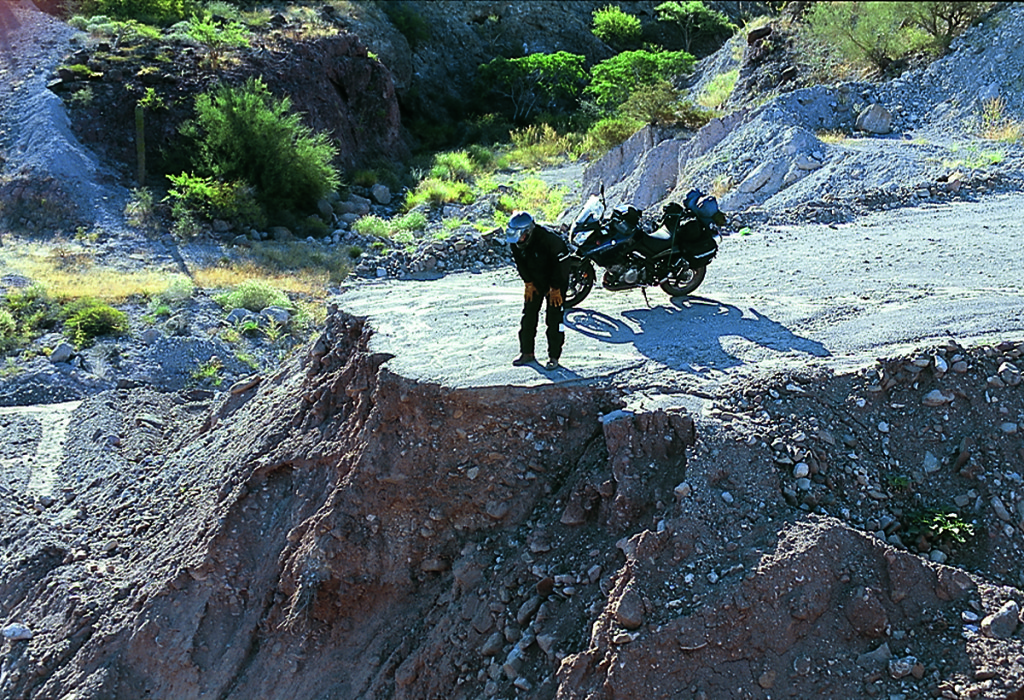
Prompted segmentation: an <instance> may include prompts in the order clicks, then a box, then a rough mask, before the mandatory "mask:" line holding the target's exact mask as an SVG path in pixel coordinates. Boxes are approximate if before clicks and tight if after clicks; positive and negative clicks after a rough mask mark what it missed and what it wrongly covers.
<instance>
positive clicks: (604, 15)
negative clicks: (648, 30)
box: [590, 5, 643, 51]
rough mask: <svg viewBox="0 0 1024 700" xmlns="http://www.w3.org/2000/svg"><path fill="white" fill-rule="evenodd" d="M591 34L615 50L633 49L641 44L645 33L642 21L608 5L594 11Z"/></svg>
mask: <svg viewBox="0 0 1024 700" xmlns="http://www.w3.org/2000/svg"><path fill="white" fill-rule="evenodd" d="M593 18H594V23H593V26H592V27H591V28H590V31H591V33H593V35H594V36H596V37H597V38H598V39H600V40H601V41H603V42H605V43H606V44H608V45H609V46H612V47H613V48H615V49H618V50H620V51H621V50H622V49H628V48H633V47H635V46H637V44H639V42H640V36H641V34H642V33H643V32H642V30H641V27H640V19H639V18H638V17H635V16H633V15H631V14H628V13H626V12H623V11H622V9H621V8H620V7H617V6H615V5H608V6H606V7H602V8H600V9H597V10H594V13H593Z"/></svg>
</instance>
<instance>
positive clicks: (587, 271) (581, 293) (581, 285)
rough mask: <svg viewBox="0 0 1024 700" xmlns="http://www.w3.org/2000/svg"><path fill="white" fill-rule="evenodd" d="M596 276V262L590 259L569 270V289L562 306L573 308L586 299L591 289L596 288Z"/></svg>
mask: <svg viewBox="0 0 1024 700" xmlns="http://www.w3.org/2000/svg"><path fill="white" fill-rule="evenodd" d="M596 277H597V273H596V272H595V271H594V264H593V263H591V262H590V261H589V260H588V261H586V262H580V263H578V264H575V265H573V267H572V270H570V271H569V289H568V290H567V291H566V293H565V299H564V300H563V301H562V306H563V307H564V308H566V309H571V308H572V307H574V306H576V305H577V304H579V303H580V302H581V301H583V300H584V299H586V298H587V295H588V294H590V290H591V289H593V288H594V280H595V279H596Z"/></svg>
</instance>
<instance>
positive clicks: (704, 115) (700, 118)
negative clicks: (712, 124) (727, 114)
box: [676, 100, 718, 130]
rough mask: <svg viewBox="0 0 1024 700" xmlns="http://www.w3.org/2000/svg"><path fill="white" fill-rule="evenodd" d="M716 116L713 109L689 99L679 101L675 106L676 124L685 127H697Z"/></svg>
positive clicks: (716, 113)
mask: <svg viewBox="0 0 1024 700" xmlns="http://www.w3.org/2000/svg"><path fill="white" fill-rule="evenodd" d="M717 116H718V112H716V111H715V110H713V109H704V108H703V107H701V106H700V105H696V104H694V103H693V102H690V101H689V100H684V101H683V102H680V103H679V106H678V107H677V108H676V124H678V125H679V126H682V127H685V128H687V129H694V130H696V129H699V128H701V127H702V126H704V125H705V124H707V123H708V122H709V121H711V120H712V119H714V118H715V117H717Z"/></svg>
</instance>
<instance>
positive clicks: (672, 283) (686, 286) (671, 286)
mask: <svg viewBox="0 0 1024 700" xmlns="http://www.w3.org/2000/svg"><path fill="white" fill-rule="evenodd" d="M707 272H708V268H707V266H706V265H705V266H702V267H693V268H688V269H685V270H673V271H672V272H671V273H670V274H669V276H668V277H666V278H665V281H664V282H662V283H661V291H663V292H665V294H668V295H669V296H670V297H684V296H686V295H687V294H693V292H695V291H696V290H697V287H699V286H700V285H701V282H703V281H704V275H706V274H707Z"/></svg>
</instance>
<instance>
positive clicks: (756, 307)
mask: <svg viewBox="0 0 1024 700" xmlns="http://www.w3.org/2000/svg"><path fill="white" fill-rule="evenodd" d="M1021 211H1024V195H1005V196H998V197H993V198H989V199H986V200H984V201H982V202H967V203H953V204H944V205H940V206H929V207H922V208H914V209H905V210H900V211H896V212H879V213H877V214H875V215H872V216H869V217H866V218H864V219H862V220H859V221H857V222H855V223H852V224H847V225H840V226H825V225H807V226H799V227H786V228H766V229H760V230H759V229H755V230H753V232H752V233H751V234H750V235H744V236H740V235H737V234H735V233H734V234H731V235H728V236H725V237H724V238H723V240H722V242H721V245H720V248H719V254H718V257H717V259H716V260H714V261H713V262H712V264H711V265H710V266H709V268H708V276H707V279H706V280H705V282H704V284H703V286H702V287H701V288H700V289H699V290H697V293H696V295H695V296H692V297H689V298H679V299H670V298H669V297H667V296H665V295H664V293H662V292H661V291H660V290H659V289H657V288H654V289H651V290H649V291H648V298H649V300H650V306H648V305H647V303H645V300H644V297H643V295H642V293H641V292H640V291H639V290H631V291H627V292H618V293H610V292H607V291H605V290H603V289H595V290H594V291H593V292H592V293H591V295H590V297H589V298H587V299H586V300H585V301H584V302H583V303H582V304H581V305H580V306H579V307H578V308H576V309H572V310H569V311H568V312H567V314H566V326H567V339H566V350H565V352H564V354H563V357H562V364H563V365H564V367H563V368H561V369H559V370H557V371H555V372H545V371H544V370H543V369H541V368H540V367H539V366H532V367H525V368H515V367H512V366H510V364H509V363H510V361H511V360H512V358H513V357H514V356H515V355H516V352H517V349H518V348H517V344H516V330H517V328H518V319H519V310H520V304H521V301H520V299H521V293H522V285H521V283H520V282H519V280H518V278H517V277H516V274H515V272H514V270H512V269H502V270H498V271H491V272H484V273H477V274H473V273H459V274H452V275H448V276H446V277H443V278H441V279H437V280H433V281H421V280H417V281H385V282H381V283H377V284H369V285H361V286H359V287H356V288H353V289H349V290H346V291H344V292H343V293H342V294H341V295H340V296H339V297H338V298H337V301H338V303H339V305H340V306H341V307H342V308H343V309H345V310H347V311H349V312H351V313H354V314H356V315H361V316H367V317H369V318H370V320H371V325H372V326H373V327H374V328H375V331H376V336H375V339H374V345H373V349H374V350H376V351H378V352H383V353H387V354H392V355H394V358H393V359H391V360H390V366H391V367H392V369H394V370H395V371H396V372H398V373H399V374H402V375H403V376H408V377H412V378H418V379H422V380H426V381H431V382H438V383H441V384H444V385H448V386H452V387H467V386H490V385H502V384H513V385H535V384H543V383H547V382H551V381H555V382H571V381H578V380H602V381H603V380H607V381H611V382H613V383H615V384H618V385H621V386H623V387H626V388H633V389H645V390H647V391H652V390H658V389H661V390H669V391H671V392H680V391H682V392H692V393H698V394H703V393H710V394H713V393H715V385H717V384H719V383H720V382H722V381H723V380H726V379H728V378H729V377H732V376H740V375H746V374H750V373H756V372H760V371H765V370H769V371H770V370H772V369H774V368H779V367H783V366H792V365H793V363H801V362H806V361H813V362H824V363H826V364H828V365H829V366H835V367H836V368H839V367H842V366H846V367H849V366H851V365H853V366H856V365H859V364H861V363H868V362H872V361H874V360H875V359H876V358H877V357H879V356H880V355H883V354H887V353H891V352H896V351H900V350H902V349H906V348H907V347H909V346H913V345H916V344H919V343H922V342H927V341H931V340H935V339H944V338H955V339H956V340H958V341H959V342H964V343H970V342H973V341H983V340H984V339H986V338H989V337H991V336H993V335H995V334H999V335H1002V336H1004V337H1005V336H1011V337H1012V336H1016V335H1020V334H1021V333H1022V332H1024V292H1022V291H1021V288H1020V280H1021V268H1020V262H1021V252H1020V250H1021V242H1022V240H1024V224H1022V222H1021V217H1020V212H1021ZM544 352H545V347H544V340H543V337H542V335H541V336H539V337H538V345H537V354H538V356H539V357H541V358H542V359H543V357H544Z"/></svg>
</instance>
